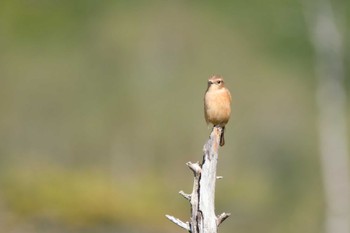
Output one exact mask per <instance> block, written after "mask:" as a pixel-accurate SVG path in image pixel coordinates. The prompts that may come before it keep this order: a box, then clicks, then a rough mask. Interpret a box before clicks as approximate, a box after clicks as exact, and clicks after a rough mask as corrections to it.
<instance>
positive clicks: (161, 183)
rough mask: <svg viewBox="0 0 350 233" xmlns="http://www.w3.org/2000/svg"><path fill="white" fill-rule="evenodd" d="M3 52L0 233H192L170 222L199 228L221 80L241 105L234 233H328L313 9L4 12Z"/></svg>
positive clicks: (226, 197)
mask: <svg viewBox="0 0 350 233" xmlns="http://www.w3.org/2000/svg"><path fill="white" fill-rule="evenodd" d="M333 3H334V7H335V9H342V12H343V13H344V12H345V11H346V10H345V9H347V10H349V8H350V7H349V2H347V3H346V2H342V1H334V2H333ZM345 4H347V5H345ZM346 7H348V8H346ZM347 19H348V18H347ZM345 38H347V37H346V35H345ZM344 42H346V43H347V44H345V46H346V48H349V40H344ZM0 48H1V54H0V77H1V80H0V96H1V97H0V112H1V114H0V219H1V220H0V225H1V228H2V229H0V232H26V233H32V232H38V233H43V232H57V233H58V232H60V233H68V232H84V233H85V232H89V233H90V232H91V233H95V232H96V233H97V232H99V233H109V232H124V233H133V232H144V233H148V232H153V233H154V232H155V233H157V232H174V233H175V232H181V231H183V230H182V229H180V228H178V227H177V226H175V225H174V224H173V223H171V222H169V221H168V220H167V219H166V218H165V217H164V215H165V214H171V215H174V216H176V217H179V218H180V219H182V220H188V219H189V216H190V207H189V205H188V203H187V202H186V201H185V200H184V199H183V198H182V197H181V196H180V195H178V194H177V192H178V191H179V190H184V191H185V192H190V191H191V189H192V182H193V178H192V173H191V172H190V170H189V169H188V168H187V167H186V165H185V163H186V162H187V161H194V162H195V161H198V160H201V157H202V147H203V144H204V143H205V141H206V140H207V138H208V135H209V133H210V128H208V127H207V126H206V124H205V121H204V117H203V95H204V91H205V89H206V85H207V84H206V83H207V79H208V78H209V77H210V76H211V75H212V74H220V75H222V76H223V77H224V78H225V80H226V83H227V86H228V88H229V89H230V90H231V93H232V97H233V116H232V118H231V120H230V122H229V125H228V126H227V131H226V145H225V147H223V148H222V149H221V150H220V159H219V167H218V173H219V175H222V176H224V179H223V180H220V181H218V183H217V191H216V211H217V213H218V214H219V213H221V212H224V211H225V212H231V213H232V216H231V217H230V218H229V219H228V220H226V221H225V223H223V225H221V226H220V232H223V233H225V232H245V233H253V232H259V233H262V232H269V233H279V232H291V233H292V232H308V233H316V232H321V231H322V229H323V227H324V212H325V204H324V192H323V185H322V179H321V170H320V161H319V150H318V146H319V145H318V129H317V117H318V113H317V105H316V101H315V95H316V83H317V79H316V77H315V75H314V67H313V64H314V51H313V48H312V45H311V43H310V42H309V37H308V31H307V28H306V23H305V19H304V15H303V6H302V4H301V2H300V1H292V0H286V1H278V0H268V1H258V0H251V1H244V0H237V1H220V2H215V3H214V2H212V1H142V0H140V1H96V0H86V1H82V0H77V1H69V0H62V1H54V0H51V1H49V0H47V1H40V0H30V1H19V0H2V1H1V2H0ZM345 56H346V60H347V61H349V53H348V52H347V51H345ZM346 69H349V68H348V67H347V68H346ZM347 74H348V72H347ZM347 77H348V76H347ZM345 84H346V85H347V87H346V89H347V90H349V86H350V82H349V81H348V79H347V80H345ZM347 99H348V100H349V98H347ZM347 119H349V118H347ZM348 123H349V120H348Z"/></svg>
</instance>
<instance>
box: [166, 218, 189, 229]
mask: <svg viewBox="0 0 350 233" xmlns="http://www.w3.org/2000/svg"><path fill="white" fill-rule="evenodd" d="M165 217H167V218H168V219H169V220H170V221H172V222H173V223H175V224H176V225H178V226H180V227H182V228H183V229H185V230H187V231H189V230H190V226H189V223H188V222H186V223H184V222H183V221H181V220H180V219H178V218H175V217H173V216H170V215H165Z"/></svg>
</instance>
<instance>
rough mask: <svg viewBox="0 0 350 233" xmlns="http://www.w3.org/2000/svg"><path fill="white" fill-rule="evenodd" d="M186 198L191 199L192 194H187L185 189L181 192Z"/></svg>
mask: <svg viewBox="0 0 350 233" xmlns="http://www.w3.org/2000/svg"><path fill="white" fill-rule="evenodd" d="M179 193H180V194H181V195H182V196H183V197H184V198H186V199H187V200H189V201H191V194H187V193H184V191H182V190H181V191H180V192H179Z"/></svg>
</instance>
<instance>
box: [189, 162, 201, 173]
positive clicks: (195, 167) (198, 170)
mask: <svg viewBox="0 0 350 233" xmlns="http://www.w3.org/2000/svg"><path fill="white" fill-rule="evenodd" d="M186 165H187V166H188V167H189V168H190V169H191V170H192V171H193V173H194V174H195V175H198V174H200V173H201V170H202V169H201V167H200V165H199V162H196V163H192V162H187V163H186Z"/></svg>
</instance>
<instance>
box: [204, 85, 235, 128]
mask: <svg viewBox="0 0 350 233" xmlns="http://www.w3.org/2000/svg"><path fill="white" fill-rule="evenodd" d="M204 98H205V99H204V113H205V119H206V121H207V123H212V124H213V125H221V126H224V125H226V123H227V122H228V120H229V119H230V115H231V95H230V92H229V91H228V90H227V89H226V88H224V89H221V90H215V91H210V90H209V91H208V92H207V93H206V94H205V97H204Z"/></svg>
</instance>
